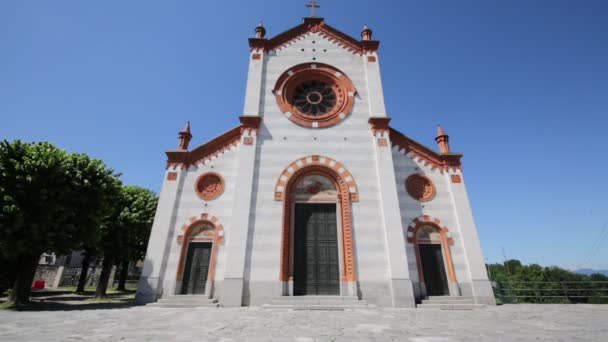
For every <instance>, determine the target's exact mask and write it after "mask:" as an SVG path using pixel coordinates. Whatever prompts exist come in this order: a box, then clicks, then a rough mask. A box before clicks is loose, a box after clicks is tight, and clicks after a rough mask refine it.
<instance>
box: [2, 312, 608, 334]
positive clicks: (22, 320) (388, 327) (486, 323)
mask: <svg viewBox="0 0 608 342" xmlns="http://www.w3.org/2000/svg"><path fill="white" fill-rule="evenodd" d="M75 308H76V307H74V308H67V310H58V311H55V310H52V311H21V312H16V311H7V310H0V340H1V341H412V342H423V341H429V342H447V341H608V305H604V306H602V305H503V306H498V307H490V308H485V309H480V310H471V311H468V310H467V311H441V310H434V309H425V310H421V309H365V310H346V311H291V310H279V309H261V308H219V309H213V308H197V309H170V308H152V307H125V306H115V307H111V306H110V307H109V308H105V307H103V306H101V307H96V308H95V309H88V310H74V309H75Z"/></svg>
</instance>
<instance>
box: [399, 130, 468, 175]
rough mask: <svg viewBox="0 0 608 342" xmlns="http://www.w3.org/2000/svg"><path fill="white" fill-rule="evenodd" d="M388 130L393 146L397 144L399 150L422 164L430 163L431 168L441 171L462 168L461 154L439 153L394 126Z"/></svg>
mask: <svg viewBox="0 0 608 342" xmlns="http://www.w3.org/2000/svg"><path fill="white" fill-rule="evenodd" d="M389 130H390V139H391V143H392V144H393V146H397V147H398V148H399V151H405V153H406V154H407V155H408V156H409V157H410V158H412V159H414V160H416V161H418V162H420V163H422V164H423V165H424V166H429V165H430V166H431V169H432V170H434V169H439V170H440V171H441V172H442V173H443V172H445V171H456V170H462V165H461V164H460V158H461V157H462V154H460V153H442V154H439V153H437V152H435V151H433V150H431V149H430V148H428V147H426V146H424V145H422V144H421V143H419V142H417V141H415V140H413V139H411V138H409V137H407V136H406V135H404V134H403V133H401V132H399V131H397V130H395V129H394V128H389Z"/></svg>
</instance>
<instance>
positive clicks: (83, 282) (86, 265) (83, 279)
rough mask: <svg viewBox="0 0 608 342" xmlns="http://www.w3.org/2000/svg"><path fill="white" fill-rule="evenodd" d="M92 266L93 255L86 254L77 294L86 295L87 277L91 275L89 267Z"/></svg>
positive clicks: (83, 259)
mask: <svg viewBox="0 0 608 342" xmlns="http://www.w3.org/2000/svg"><path fill="white" fill-rule="evenodd" d="M90 264H91V254H89V253H88V252H85V253H84V258H82V264H81V270H80V278H78V287H77V288H76V293H84V287H85V286H86V284H87V276H88V275H89V265H90Z"/></svg>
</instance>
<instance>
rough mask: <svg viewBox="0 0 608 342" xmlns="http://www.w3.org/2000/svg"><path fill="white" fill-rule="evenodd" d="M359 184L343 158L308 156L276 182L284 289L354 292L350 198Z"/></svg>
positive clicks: (296, 292)
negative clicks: (281, 212) (281, 208)
mask: <svg viewBox="0 0 608 342" xmlns="http://www.w3.org/2000/svg"><path fill="white" fill-rule="evenodd" d="M357 198H358V196H357V187H356V184H355V183H354V180H353V178H352V176H351V175H350V173H349V172H348V171H347V170H346V168H344V167H343V166H342V165H341V164H340V163H338V162H336V161H335V160H333V159H330V158H327V157H321V156H309V157H305V158H302V159H299V160H297V161H295V162H293V163H292V164H290V165H289V166H288V167H287V168H285V170H284V171H283V173H282V174H281V176H280V178H279V181H278V182H277V186H276V188H275V199H276V200H281V201H283V227H282V240H281V270H280V275H279V278H280V280H282V281H283V284H284V287H283V295H340V294H342V295H346V294H349V295H352V294H354V292H355V287H354V281H355V269H354V258H353V236H352V226H351V201H354V200H357Z"/></svg>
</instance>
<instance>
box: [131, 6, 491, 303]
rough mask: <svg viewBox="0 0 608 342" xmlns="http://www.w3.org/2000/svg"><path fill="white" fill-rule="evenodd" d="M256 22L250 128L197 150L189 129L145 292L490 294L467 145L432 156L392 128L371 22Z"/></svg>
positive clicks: (258, 297) (486, 298) (442, 139)
mask: <svg viewBox="0 0 608 342" xmlns="http://www.w3.org/2000/svg"><path fill="white" fill-rule="evenodd" d="M255 31H256V36H255V38H250V39H249V46H250V54H249V69H248V77H247V85H246V93H245V104H244V110H243V115H242V116H240V125H238V126H237V127H235V128H233V129H231V130H229V131H227V132H225V133H222V134H220V135H219V136H217V137H216V138H214V139H212V140H210V141H208V142H206V143H204V144H202V145H200V146H198V147H195V148H189V143H190V140H191V138H192V134H191V131H190V124H189V123H188V125H187V126H186V127H185V128H184V129H183V130H182V131H181V132H180V133H179V143H178V148H177V149H175V150H170V151H167V157H168V159H167V168H166V171H165V174H164V182H163V186H162V190H161V193H160V199H159V204H158V209H157V212H156V217H155V220H154V225H153V228H152V233H151V236H150V242H149V246H148V251H147V254H146V258H145V261H144V268H143V272H142V275H141V278H140V283H139V287H138V291H137V295H136V301H137V302H138V303H141V304H144V303H151V302H155V301H157V300H159V299H161V298H167V297H173V296H176V295H182V294H183V295H193V294H194V295H200V296H203V297H207V298H215V299H217V300H219V302H220V303H221V305H223V306H247V305H252V306H257V305H263V304H267V303H270V302H271V301H273V300H274V299H276V298H284V297H286V296H346V297H357V298H359V299H362V300H365V301H366V302H367V303H371V304H375V305H378V306H387V307H413V306H414V305H415V303H417V302H420V300H422V299H424V298H427V297H429V296H453V297H454V296H456V297H466V298H472V300H473V301H474V302H475V303H478V304H494V303H495V301H494V296H493V292H492V288H491V285H490V282H489V281H488V276H487V273H486V268H485V263H484V258H483V255H482V251H481V247H480V243H479V239H478V235H477V230H476V227H475V223H474V220H473V215H472V212H471V208H470V206H469V200H468V197H467V193H466V188H465V183H464V177H463V174H462V168H461V163H460V158H461V156H462V155H461V154H458V153H454V152H451V150H450V146H449V141H448V136H447V135H446V134H445V132H444V131H443V130H442V129H441V128H438V132H437V137H436V141H437V144H438V151H436V150H435V149H433V148H429V147H426V146H423V145H421V144H420V143H417V142H416V141H414V140H412V139H411V138H409V137H408V136H406V135H405V134H403V133H401V132H400V131H398V130H397V129H395V128H393V127H391V126H390V125H389V121H390V117H389V115H388V113H387V112H386V109H385V105H384V97H383V90H382V84H381V77H380V66H379V62H380V60H379V56H378V47H379V42H378V41H376V40H373V39H372V31H371V30H370V29H369V28H367V27H364V29H363V31H362V32H361V39H355V38H353V37H351V36H349V35H346V34H344V33H342V32H340V31H338V30H337V29H335V28H333V27H331V26H330V25H328V24H326V23H325V21H324V20H323V19H322V18H318V17H307V18H304V20H303V23H301V24H300V25H297V26H295V27H293V28H291V29H289V30H287V31H285V32H283V33H280V34H278V35H276V36H274V37H272V38H267V37H266V30H265V28H264V27H263V26H262V24H261V23H260V25H258V27H256V30H255ZM184 298H186V297H184Z"/></svg>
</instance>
